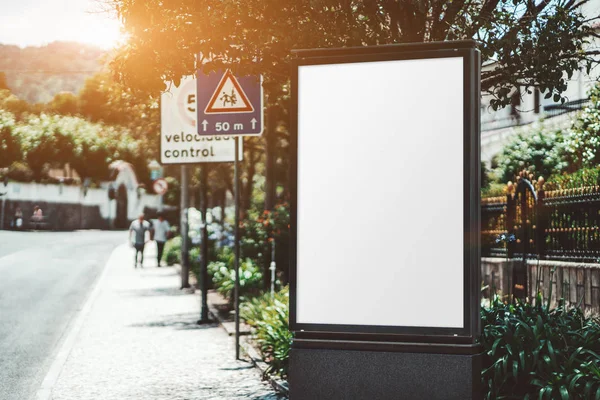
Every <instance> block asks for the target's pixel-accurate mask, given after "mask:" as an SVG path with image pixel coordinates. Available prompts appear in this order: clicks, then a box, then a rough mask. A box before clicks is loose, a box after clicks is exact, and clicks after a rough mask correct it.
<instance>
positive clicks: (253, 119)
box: [250, 118, 258, 129]
mask: <svg viewBox="0 0 600 400" xmlns="http://www.w3.org/2000/svg"><path fill="white" fill-rule="evenodd" d="M250 122H251V123H252V129H256V123H257V122H258V121H257V120H256V118H252V119H251V120H250Z"/></svg>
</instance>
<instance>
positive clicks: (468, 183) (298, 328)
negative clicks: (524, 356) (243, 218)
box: [290, 41, 481, 353]
mask: <svg viewBox="0 0 600 400" xmlns="http://www.w3.org/2000/svg"><path fill="white" fill-rule="evenodd" d="M293 53H294V55H295V58H294V59H293V62H292V64H293V67H292V79H291V99H292V103H291V129H290V131H291V132H290V152H291V171H290V172H291V189H290V234H291V246H290V330H292V331H293V332H294V334H295V338H297V339H300V341H301V342H304V343H305V344H308V343H309V342H310V340H311V339H314V340H317V341H323V340H325V341H328V342H329V341H331V340H333V341H335V340H346V341H355V342H356V343H359V342H373V341H375V342H387V343H388V346H387V347H389V348H390V349H393V347H394V343H398V342H403V343H407V342H409V343H415V344H416V346H417V348H416V351H423V350H422V347H421V346H419V345H418V344H419V343H420V344H426V343H432V344H440V345H444V344H454V345H457V346H455V351H456V352H457V353H461V352H463V351H464V352H466V353H469V352H471V350H469V348H470V347H471V346H469V345H473V344H474V343H475V341H476V339H477V337H478V335H479V333H480V301H481V290H480V283H481V279H480V276H481V270H480V264H481V259H480V165H479V164H480V134H479V133H480V127H479V125H480V93H481V88H480V55H479V51H478V50H477V49H476V45H475V42H474V41H457V42H432V43H418V44H400V45H386V46H373V47H358V48H338V49H314V50H296V51H294V52H293ZM449 57H462V58H463V79H464V81H463V82H464V86H463V160H462V161H463V210H462V212H463V235H464V236H463V243H464V249H463V277H464V282H463V292H464V293H463V306H464V310H463V318H464V321H463V322H464V323H463V327H462V328H444V327H419V326H392V325H387V326H385V325H342V324H314V323H298V322H297V319H296V317H297V313H296V311H297V310H296V306H297V303H296V296H297V286H296V285H297V240H298V235H297V233H298V219H297V206H298V191H297V189H298V85H299V82H298V70H299V67H301V66H310V65H328V64H329V65H331V64H346V63H358V62H360V63H365V62H378V61H379V62H380V61H395V60H418V59H432V58H449ZM358 295H360V294H358ZM296 342H298V341H296ZM320 343H321V345H322V344H323V342H320ZM297 344H298V343H297ZM461 345H466V348H464V349H462V350H461V348H462V347H463V346H461ZM359 347H360V345H359ZM362 347H365V346H362ZM367 347H368V346H367ZM434 348H435V346H434ZM434 348H431V349H430V351H435V349H434Z"/></svg>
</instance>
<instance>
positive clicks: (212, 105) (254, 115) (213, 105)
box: [196, 70, 264, 359]
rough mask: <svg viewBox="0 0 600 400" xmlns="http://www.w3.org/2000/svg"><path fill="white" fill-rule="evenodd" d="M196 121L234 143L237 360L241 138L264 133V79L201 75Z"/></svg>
mask: <svg viewBox="0 0 600 400" xmlns="http://www.w3.org/2000/svg"><path fill="white" fill-rule="evenodd" d="M196 81H197V91H196V92H197V98H196V103H197V107H196V110H197V121H198V134H199V135H216V137H218V135H229V136H233V137H234V139H235V145H234V148H235V152H234V154H235V156H234V178H233V179H234V183H233V187H234V192H235V193H234V196H235V228H234V229H235V235H234V236H235V250H234V253H235V260H234V263H235V264H234V267H235V290H234V307H235V358H236V359H239V358H240V293H239V292H240V233H239V224H240V193H239V192H240V188H239V180H240V171H239V168H240V167H239V162H238V159H239V158H240V157H241V154H242V153H241V149H240V145H241V144H242V143H243V140H242V141H241V140H240V139H239V136H258V135H261V134H262V132H263V128H264V127H263V120H264V118H263V108H264V107H263V87H262V76H235V75H234V74H233V73H232V72H231V71H230V70H226V71H224V72H223V71H220V72H213V73H210V74H203V73H201V72H200V71H198V73H197V75H196Z"/></svg>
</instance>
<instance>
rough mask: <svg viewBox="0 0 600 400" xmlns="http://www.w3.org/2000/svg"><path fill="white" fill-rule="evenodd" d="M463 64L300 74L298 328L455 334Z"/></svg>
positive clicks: (363, 66) (459, 313) (434, 62)
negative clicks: (351, 327)
mask: <svg viewBox="0 0 600 400" xmlns="http://www.w3.org/2000/svg"><path fill="white" fill-rule="evenodd" d="M463 84H464V82H463V58H462V57H451V58H436V59H419V60H395V61H382V62H362V63H349V64H328V65H309V66H300V67H299V71H298V197H297V201H298V203H297V211H298V220H297V229H298V230H297V255H298V258H297V302H296V316H297V318H296V322H297V323H306V324H342V325H377V326H381V325H383V326H406V327H444V328H463V325H464V315H463V314H464V298H463V296H464V288H463V277H464V276H463V267H464V254H463V250H464V244H463V232H464V226H463V216H464V212H463V112H464V111H463Z"/></svg>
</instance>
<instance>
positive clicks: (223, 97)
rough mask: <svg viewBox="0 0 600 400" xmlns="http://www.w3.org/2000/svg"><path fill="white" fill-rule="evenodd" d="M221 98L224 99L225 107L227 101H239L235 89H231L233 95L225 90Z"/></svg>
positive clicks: (233, 102)
mask: <svg viewBox="0 0 600 400" xmlns="http://www.w3.org/2000/svg"><path fill="white" fill-rule="evenodd" d="M219 100H223V107H225V105H226V104H227V103H231V105H234V104H235V103H237V97H236V96H235V92H234V91H233V89H231V96H230V95H228V94H227V93H225V92H223V96H221V97H220V98H219Z"/></svg>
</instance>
